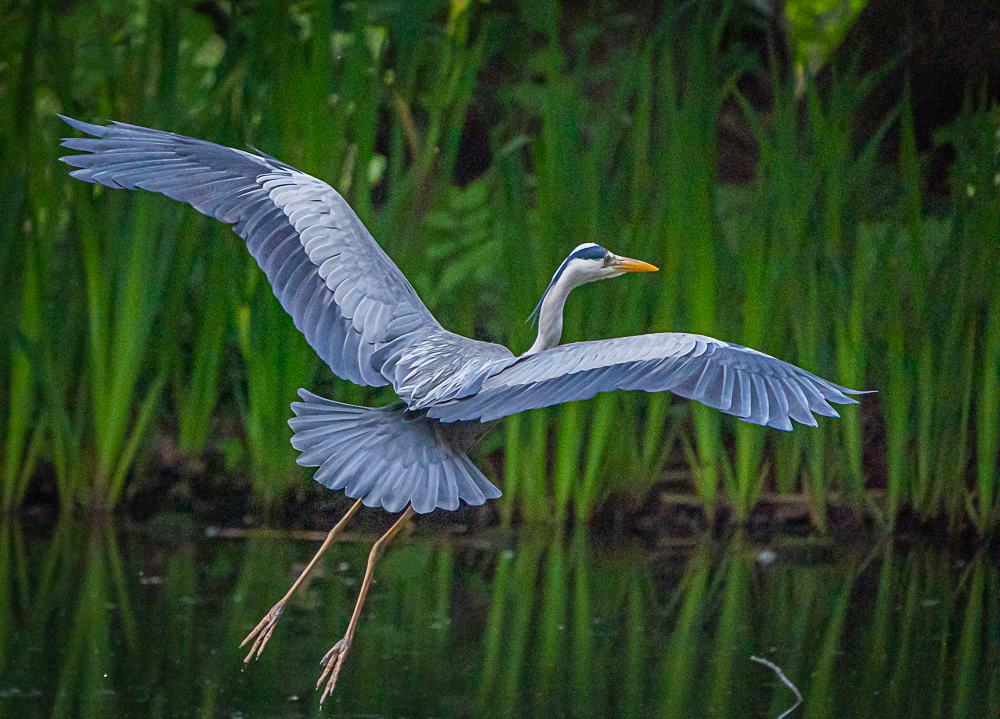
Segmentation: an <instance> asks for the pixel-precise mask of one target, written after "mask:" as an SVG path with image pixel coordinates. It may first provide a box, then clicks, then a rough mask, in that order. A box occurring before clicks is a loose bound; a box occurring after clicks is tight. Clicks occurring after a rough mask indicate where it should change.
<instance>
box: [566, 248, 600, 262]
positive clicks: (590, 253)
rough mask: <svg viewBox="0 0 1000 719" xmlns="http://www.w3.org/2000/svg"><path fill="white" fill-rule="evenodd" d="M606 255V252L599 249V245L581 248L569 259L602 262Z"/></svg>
mask: <svg viewBox="0 0 1000 719" xmlns="http://www.w3.org/2000/svg"><path fill="white" fill-rule="evenodd" d="M607 254H608V251H607V250H606V249H604V248H603V247H601V246H600V245H590V246H589V247H583V248H580V249H579V250H577V251H576V252H574V253H573V254H571V255H570V257H579V258H580V259H581V260H603V259H604V257H605V256H606V255H607Z"/></svg>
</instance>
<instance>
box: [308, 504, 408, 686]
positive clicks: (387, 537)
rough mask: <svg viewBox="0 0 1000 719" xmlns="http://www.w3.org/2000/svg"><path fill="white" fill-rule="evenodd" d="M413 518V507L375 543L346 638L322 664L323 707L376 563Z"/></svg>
mask: <svg viewBox="0 0 1000 719" xmlns="http://www.w3.org/2000/svg"><path fill="white" fill-rule="evenodd" d="M412 516H413V507H412V506H410V507H407V508H406V511H405V512H403V516H402V517H400V518H399V519H397V520H396V523H395V524H393V525H392V526H391V527H389V531H388V532H386V533H385V534H383V535H382V537H381V539H379V540H378V541H377V542H375V545H374V546H373V547H372V551H371V552H370V553H369V554H368V568H367V569H366V570H365V579H364V581H363V582H361V592H360V593H359V594H358V601H357V603H355V605H354V613H353V614H352V615H351V621H350V623H349V624H348V625H347V632H346V633H345V634H344V638H343V639H341V640H340V641H339V642H337V643H336V644H334V645H333V648H332V649H331V650H330V651H328V652H327V653H326V656H324V657H323V660H322V661H321V662H320V664H321V665H322V666H323V673H322V674H321V675H320V677H319V681H318V682H316V688H317V689H319V687H320V685H321V684H322V683H323V681H324V680H325V679H327V675H329V680H328V681H327V682H326V688H325V689H324V690H323V696H321V697H320V698H319V703H320V704H321V705H322V704H323V702H324V701H326V698H327V697H328V696H330V692H332V691H333V688H334V687H335V686H337V675H339V674H340V667H341V666H342V665H343V663H344V658H345V657H346V656H347V651H348V650H349V649H350V648H351V641H352V640H353V639H354V630H355V628H356V627H357V625H358V617H359V616H361V606H362V605H363V604H364V603H365V595H367V594H368V587H369V586H370V585H371V583H372V570H374V569H375V562H377V561H378V558H379V557H380V556H382V551H383V550H384V549H385V546H386V545H387V544H388V543H389V542H391V541H392V538H393V537H395V536H396V535H397V534H399V530H401V529H402V528H403V526H404V525H405V524H406V520H408V519H409V518H410V517H412Z"/></svg>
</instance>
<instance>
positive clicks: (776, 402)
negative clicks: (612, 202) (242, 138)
mask: <svg viewBox="0 0 1000 719" xmlns="http://www.w3.org/2000/svg"><path fill="white" fill-rule="evenodd" d="M63 119H65V121H66V122H67V123H69V124H70V125H71V126H72V127H74V128H76V129H78V130H80V131H82V132H85V133H87V134H89V135H92V136H93V137H91V138H71V139H67V140H65V141H64V142H63V144H64V145H65V146H66V147H69V148H71V149H75V150H82V151H84V152H86V153H88V154H82V155H71V156H68V157H64V158H62V160H63V161H64V162H66V163H68V164H70V165H72V166H74V167H76V168H79V169H77V170H75V171H73V172H72V173H71V174H72V175H73V176H74V177H76V178H79V179H81V180H85V181H87V182H99V183H101V184H103V185H107V186H109V187H116V188H128V189H135V188H141V189H145V190H151V191H154V192H160V193H162V194H164V195H167V196H168V197H171V198H173V199H176V200H180V201H182V202H187V203H189V204H190V205H192V206H193V207H194V208H195V209H197V210H198V211H199V212H202V213H204V214H206V215H210V216H212V217H215V218H217V219H219V220H221V221H222V222H226V223H229V224H231V225H233V230H234V231H235V232H236V233H238V234H239V235H240V236H241V237H243V238H244V239H245V240H246V243H247V249H248V250H249V251H250V253H251V254H252V255H253V257H254V258H255V259H256V260H257V263H258V264H259V265H260V267H261V269H262V270H263V271H264V273H265V274H266V275H267V278H268V281H269V282H270V283H271V287H272V289H273V291H274V294H275V296H277V298H278V300H279V301H280V302H281V305H282V307H284V308H285V310H286V311H287V312H288V313H289V314H290V315H291V316H292V319H293V320H294V322H295V326H296V327H297V328H298V329H299V330H300V331H301V332H302V333H303V334H304V335H305V338H306V340H307V341H308V342H309V344H310V345H311V346H312V347H313V349H315V350H316V352H317V354H318V355H319V356H320V357H321V358H322V359H323V361H324V362H326V364H327V365H329V367H330V369H331V370H332V371H333V372H334V374H336V375H337V376H339V377H341V378H343V379H347V380H350V381H351V382H354V383H355V384H359V385H370V386H375V387H378V386H384V385H391V386H392V388H393V390H394V391H395V392H396V394H397V395H398V396H399V398H400V400H401V401H402V403H401V404H399V405H395V406H392V407H385V408H378V409H369V408H364V407H354V406H351V405H344V404H341V403H338V402H333V401H331V400H326V399H322V398H320V397H316V396H315V395H312V394H311V393H308V392H306V391H305V390H302V391H300V395H301V396H302V399H303V402H296V403H294V404H293V405H292V408H293V410H294V411H295V414H296V416H295V417H294V418H293V419H292V420H290V421H289V424H290V425H291V426H292V429H293V430H294V431H295V436H294V438H293V440H292V444H293V445H294V446H295V447H296V449H299V450H300V451H301V452H302V454H301V455H300V456H299V459H298V462H299V463H300V464H302V465H305V466H311V467H319V470H318V471H317V473H316V480H317V481H319V482H321V483H322V484H324V485H326V486H327V487H330V488H331V489H343V490H344V491H345V493H346V494H347V496H349V497H354V498H361V499H362V500H363V502H364V504H366V505H368V506H381V507H383V508H385V509H386V510H388V511H390V512H397V511H400V510H402V509H403V508H405V507H407V506H409V507H410V508H411V509H408V510H407V511H408V512H410V511H416V512H418V513H426V512H430V511H432V510H434V509H437V508H440V509H447V510H452V509H456V508H457V507H458V505H459V501H460V500H461V501H465V502H467V503H468V504H472V505H478V504H482V503H483V502H484V501H485V500H486V499H491V498H495V497H498V496H500V492H499V490H497V488H496V487H494V486H493V484H492V483H490V481H489V480H488V479H486V477H485V476H483V474H482V473H481V472H480V471H479V470H478V469H476V467H475V466H474V465H473V464H472V462H471V461H470V460H469V458H468V456H467V455H466V450H467V446H468V441H467V440H468V438H469V436H470V435H474V434H477V432H475V431H471V430H472V429H473V428H472V427H466V426H465V425H467V423H476V424H477V425H480V426H481V424H482V423H484V422H489V421H492V420H496V419H499V418H501V417H504V416H506V415H510V414H513V413H516V412H521V411H524V410H527V409H534V408H539V407H545V406H548V405H552V404H556V403H560V402H568V401H572V400H580V399H586V398H589V397H593V396H594V395H595V394H596V393H598V392H605V391H611V390H615V389H641V390H645V391H647V392H662V391H671V392H673V393H675V394H678V395H680V396H682V397H687V398H689V399H695V400H698V401H700V402H702V403H704V404H707V405H709V406H711V407H715V408H717V409H719V410H722V411H723V412H727V413H729V414H733V415H736V416H737V417H740V418H741V419H744V420H746V421H748V422H753V423H756V424H761V425H768V426H771V427H776V428H778V429H784V430H790V429H791V428H792V424H791V420H792V419H794V420H796V421H798V422H800V423H803V424H807V425H812V426H815V425H816V419H815V417H814V416H813V413H816V414H820V415H825V416H832V417H836V416H837V412H836V411H835V410H834V409H833V407H832V406H831V404H830V403H831V402H833V403H840V404H846V403H854V402H855V400H853V399H851V397H849V396H848V395H850V394H857V392H854V391H853V390H849V389H846V388H844V387H840V386H838V385H836V384H833V383H832V382H829V381H827V380H824V379H822V378H820V377H817V376H816V375H814V374H811V373H809V372H806V371H805V370H802V369H800V368H798V367H795V366H794V365H791V364H788V363H786V362H782V361H781V360H778V359H775V358H774V357H770V356H769V355H765V354H763V353H760V352H757V351H756V350H752V349H748V348H746V347H741V346H739V345H733V344H729V343H726V342H721V341H719V340H715V339H712V338H711V337H704V336H701V335H693V334H683V333H663V334H650V335H640V336H634V337H622V338H618V339H612V340H602V341H596V342H577V343H571V344H566V345H560V344H559V342H560V340H561V335H562V316H563V307H564V305H565V302H566V299H567V297H568V296H569V294H570V292H571V291H572V290H573V288H575V287H577V286H579V285H581V284H584V283H586V282H592V281H595V280H599V279H605V278H609V277H614V276H617V275H620V274H622V273H624V272H628V271H647V270H653V269H655V268H654V267H652V266H651V265H647V264H646V263H643V262H639V261H637V260H630V259H628V258H624V257H619V256H618V255H614V254H613V253H610V252H608V251H607V250H605V249H604V248H603V247H600V246H599V245H596V244H594V243H585V244H583V245H580V246H578V247H577V248H576V249H574V250H573V252H572V253H570V255H569V257H567V258H566V260H565V261H564V262H563V263H562V265H560V267H559V268H558V270H557V271H556V273H555V275H554V276H553V278H552V282H551V283H550V284H549V287H548V288H547V289H546V291H545V293H544V294H543V295H542V298H541V300H540V301H539V304H538V307H537V308H536V310H535V313H534V314H535V315H537V319H538V335H537V338H536V340H535V342H534V344H533V345H532V346H531V348H530V349H529V350H528V351H527V352H525V353H524V354H523V355H521V356H519V357H518V356H515V355H514V354H513V353H512V352H511V351H510V350H508V349H507V348H506V347H503V346H502V345H498V344H493V343H489V342H480V341H477V340H472V339H469V338H467V337H462V336H460V335H457V334H454V333H452V332H449V331H448V330H446V329H445V328H444V327H442V326H441V324H440V323H439V322H438V321H437V320H436V319H435V318H434V316H433V315H432V314H431V313H430V311H429V310H428V309H427V308H426V307H425V306H424V304H423V303H422V302H421V301H420V298H419V297H418V296H417V293H416V291H414V289H413V287H412V286H411V285H410V283H409V282H408V281H407V280H406V277H404V276H403V274H402V273H401V272H400V271H399V269H398V268H397V267H396V265H395V264H393V262H392V260H390V259H389V257H388V256H387V255H386V254H385V252H384V251H383V250H382V248H381V247H379V245H378V243H377V242H376V241H375V240H374V239H373V238H372V236H371V235H370V234H369V232H368V230H367V229H366V228H365V226H364V225H363V224H362V223H361V221H360V220H359V219H358V217H357V215H355V214H354V212H353V211H352V210H351V208H350V207H349V206H348V204H347V202H345V200H344V198H343V197H341V196H340V194H338V193H337V192H336V190H334V189H333V188H331V187H330V186H329V185H327V184H326V183H325V182H322V181H321V180H317V179H316V178H314V177H311V176H309V175H306V174H305V173H302V172H299V171H298V170H296V169H294V168H292V167H290V166H288V165H286V164H284V163H283V162H281V161H279V160H276V159H274V158H271V157H268V156H264V155H258V154H253V153H249V152H244V151H241V150H234V149H230V148H226V147H222V146H219V145H215V144H212V143H209V142H203V141H201V140H195V139H192V138H188V137H183V136H180V135H174V134H171V133H167V132H161V131H159V130H150V129H147V128H143V127H137V126H134V125H125V124H120V123H113V124H111V125H108V126H101V125H92V124H89V123H84V122H80V121H78V120H72V119H69V118H63ZM522 260H523V258H522ZM352 512H353V510H352ZM340 526H341V525H340V524H338V526H337V527H336V528H335V529H334V531H337V530H338V529H339V527H340ZM324 546H325V545H324ZM380 546H381V545H377V548H378V547H380ZM321 551H322V550H321ZM373 556H374V554H373ZM370 568H371V566H370V567H369V575H370ZM368 578H369V576H368V575H366V581H367V580H368ZM365 587H367V584H366V585H365ZM293 589H294V587H293ZM363 596H364V595H363V593H362V597H363ZM283 602H284V600H282V602H279V605H276V606H275V609H274V610H272V613H271V614H274V616H273V617H271V614H269V617H271V623H270V624H268V625H267V629H266V631H265V634H262V635H260V636H261V637H269V636H270V631H271V629H273V623H274V621H276V620H277V616H279V615H280V606H283ZM358 609H360V602H359V605H358ZM275 611H276V612H277V613H276V614H275ZM356 615H357V611H356V612H355V617H354V618H353V619H352V623H351V627H350V628H349V630H348V637H345V640H348V639H349V637H350V636H351V635H353V627H354V622H355V621H356V619H357V616H356ZM267 619H268V618H267V617H265V621H266V620H267ZM263 625H264V622H262V624H261V626H263ZM261 626H258V629H257V630H255V633H256V632H259V631H261ZM251 636H253V635H251ZM264 643H265V644H266V638H265V639H264ZM258 644H259V640H258ZM347 645H349V641H348V642H347ZM257 646H258V645H257V644H255V646H254V650H257ZM338 646H340V644H339V643H338ZM260 649H261V650H263V646H262V645H261V646H260ZM334 649H335V650H336V649H337V647H335V648H334ZM331 651H332V652H334V650H331ZM344 653H346V647H342V648H341V650H340V654H336V652H334V654H332V655H328V657H327V660H329V661H327V664H326V665H327V666H328V669H329V666H332V664H331V662H332V661H333V660H330V656H334V657H335V658H336V662H337V663H336V667H337V669H339V662H341V661H342V660H343V654H344ZM251 654H253V651H252V652H251ZM337 657H339V658H337ZM248 658H249V657H248ZM335 678H336V669H335V670H334V671H333V680H331V683H330V684H329V685H328V690H329V689H332V681H334V680H335ZM324 696H325V695H324Z"/></svg>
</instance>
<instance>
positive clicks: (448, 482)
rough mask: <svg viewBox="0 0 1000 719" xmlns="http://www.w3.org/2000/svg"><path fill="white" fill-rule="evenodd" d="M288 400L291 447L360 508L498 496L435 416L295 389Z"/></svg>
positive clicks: (421, 508)
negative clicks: (356, 500) (293, 399)
mask: <svg viewBox="0 0 1000 719" xmlns="http://www.w3.org/2000/svg"><path fill="white" fill-rule="evenodd" d="M299 396H300V397H301V398H302V400H303V401H302V402H293V403H292V410H293V411H294V412H295V417H293V418H292V419H290V420H288V424H289V426H290V427H291V428H292V430H293V431H294V433H295V435H294V436H293V437H292V446H293V447H295V449H297V450H299V451H300V452H301V454H300V455H299V457H298V459H297V460H296V461H297V462H298V463H299V464H300V465H302V466H304V467H318V468H319V469H318V470H317V472H316V474H315V479H316V481H317V482H319V483H320V484H322V485H324V486H326V487H329V488H330V489H343V490H344V492H345V493H346V494H347V496H348V497H352V498H363V499H364V503H365V505H366V506H368V507H378V506H381V507H383V508H384V509H385V510H386V511H388V512H398V511H401V510H402V509H403V508H404V507H406V505H407V504H412V505H413V509H414V510H415V511H416V512H418V513H420V514H426V513H427V512H431V511H433V510H435V509H438V508H440V509H447V510H453V509H457V508H458V504H459V500H462V501H464V502H466V504H470V505H473V506H478V505H480V504H482V503H483V502H485V501H486V500H487V499H495V498H497V497H499V496H500V490H499V489H497V488H496V487H495V486H494V485H493V483H492V482H490V481H489V480H488V479H487V478H486V477H485V476H484V475H483V473H482V472H480V471H479V469H478V468H477V467H476V466H475V465H474V464H473V463H472V461H471V460H470V459H469V458H468V457H467V456H466V454H465V452H464V451H462V450H461V449H460V448H459V447H456V446H454V443H453V442H450V441H449V439H448V437H447V436H445V434H444V433H443V432H442V426H441V423H440V422H438V421H437V420H434V419H429V418H428V417H427V416H426V415H425V414H422V413H421V414H416V415H415V414H414V413H412V412H407V410H406V406H405V405H403V404H397V405H392V406H389V407H379V408H374V409H373V408H369V407H356V406H354V405H350V404H343V403H341V402H335V401H333V400H330V399H326V398H324V397H319V396H317V395H315V394H313V393H312V392H308V391H306V390H304V389H300V390H299Z"/></svg>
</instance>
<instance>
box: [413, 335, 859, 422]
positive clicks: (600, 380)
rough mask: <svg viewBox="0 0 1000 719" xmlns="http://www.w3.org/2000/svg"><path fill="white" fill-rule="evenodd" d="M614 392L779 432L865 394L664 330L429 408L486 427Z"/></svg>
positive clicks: (544, 358) (571, 353)
mask: <svg viewBox="0 0 1000 719" xmlns="http://www.w3.org/2000/svg"><path fill="white" fill-rule="evenodd" d="M615 389H641V390H645V391H647V392H664V391H668V390H669V391H670V392H673V393H674V394H678V395H680V396H681V397H686V398H688V399H695V400H698V401H699V402H702V403H703V404H707V405H708V406H709V407H714V408H716V409H719V410H722V411H723V412H726V413H728V414H732V415H736V416H737V417H739V418H741V419H744V420H746V421H747V422H753V423H754V424H763V425H767V426H769V427H775V428H777V429H783V430H790V429H791V428H792V423H791V421H790V420H791V419H794V420H795V421H796V422H800V423H802V424H807V425H810V426H813V427H815V426H816V418H815V417H814V416H813V412H815V413H816V414H821V415H824V416H826V417H837V416H839V415H838V414H837V411H836V410H835V409H834V408H833V407H831V406H830V403H831V402H834V403H837V404H856V403H857V400H854V399H852V398H851V397H849V396H848V395H850V394H864V393H863V392H857V391H855V390H850V389H847V388H845V387H840V386H839V385H836V384H834V383H833V382H828V381H827V380H825V379H823V378H821V377H817V376H816V375H814V374H812V373H810V372H806V371H805V370H803V369H800V368H798V367H796V366H795V365H792V364H789V363H788V362H782V361H781V360H779V359H775V358H774V357H771V356H770V355H766V354H764V353H763V352H758V351H756V350H752V349H749V348H747V347H742V346H740V345H734V344H729V343H726V342H721V341H719V340H715V339H712V338H711V337H704V336H702V335H692V334H679V333H663V334H650V335H639V336H635V337H620V338H618V339H613V340H601V341H597V342H575V343H572V344H566V345H560V346H558V347H554V348H552V349H550V350H546V351H544V352H540V353H538V354H536V355H532V356H530V357H525V358H524V359H522V360H520V361H518V362H517V363H515V364H513V365H511V366H510V367H508V368H506V369H504V370H503V371H501V372H498V373H497V374H495V375H493V376H492V377H490V378H488V379H487V380H486V381H485V382H483V385H482V388H481V389H480V391H479V393H478V394H476V395H475V396H473V397H469V398H466V399H460V400H453V401H450V402H446V403H442V404H439V405H436V406H434V407H431V409H430V411H429V413H428V415H429V416H430V417H434V418H436V419H440V420H442V421H444V422H454V421H456V420H471V419H478V420H481V421H483V422H489V421H491V420H494V419H498V418H500V417H504V416H506V415H509V414H514V413H516V412H522V411H524V410H528V409H536V408H538V407H547V406H549V405H552V404H558V403H560V402H569V401H571V400H578V399H589V398H590V397H593V396H594V395H595V394H597V393H598V392H608V391H611V390H615Z"/></svg>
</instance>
